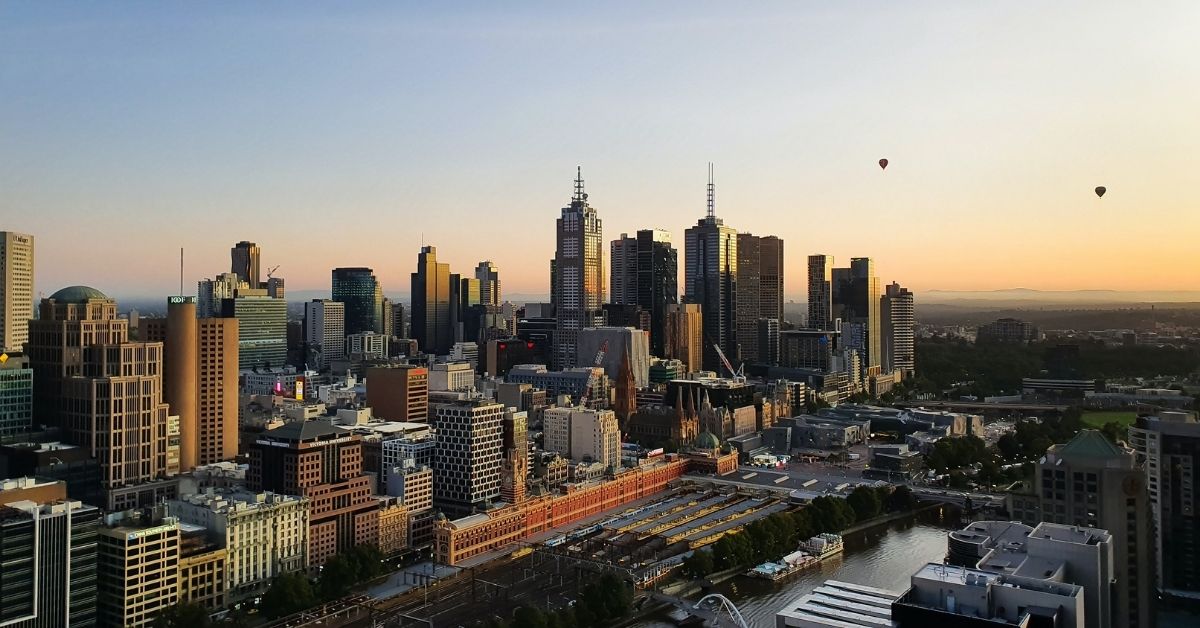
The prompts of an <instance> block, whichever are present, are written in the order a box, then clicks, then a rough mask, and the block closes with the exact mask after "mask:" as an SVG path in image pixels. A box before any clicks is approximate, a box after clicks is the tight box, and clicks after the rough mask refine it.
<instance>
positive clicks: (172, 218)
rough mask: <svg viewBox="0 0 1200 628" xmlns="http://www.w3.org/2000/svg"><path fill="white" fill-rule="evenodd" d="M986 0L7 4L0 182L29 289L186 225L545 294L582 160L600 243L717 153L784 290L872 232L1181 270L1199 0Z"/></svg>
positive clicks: (161, 269) (1135, 276) (1091, 276)
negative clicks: (269, 6)
mask: <svg viewBox="0 0 1200 628" xmlns="http://www.w3.org/2000/svg"><path fill="white" fill-rule="evenodd" d="M998 7H999V5H996V6H983V5H980V6H974V7H955V8H954V9H953V10H952V11H946V10H942V9H941V8H940V7H939V6H938V5H933V4H919V5H906V6H904V7H893V6H888V5H877V6H874V7H872V8H870V9H859V10H854V9H850V8H837V7H822V8H814V7H794V6H789V5H777V6H773V7H764V9H763V10H762V11H759V12H756V14H754V15H747V14H743V13H741V12H738V11H737V9H736V8H733V7H721V6H695V7H693V6H692V5H688V7H687V11H683V12H681V11H676V10H672V9H671V8H669V7H666V6H663V7H636V8H633V7H626V10H625V11H620V10H615V9H613V8H611V7H604V8H592V9H569V8H561V7H551V6H543V7H539V8H537V9H529V8H515V9H512V10H508V9H506V10H503V11H501V10H499V9H492V8H488V7H473V8H468V9H454V10H431V11H412V10H407V9H402V8H397V7H390V6H380V5H366V6H363V7H362V8H361V9H360V10H359V11H357V12H355V13H354V14H352V15H343V14H342V13H334V12H331V11H329V10H328V9H325V8H323V7H319V6H315V5H303V6H295V7H293V10H291V11H289V12H288V13H287V14H286V15H280V14H276V13H274V12H267V11H266V10H264V9H261V8H255V7H238V8H231V7H225V8H224V9H223V10H221V11H219V12H218V11H212V10H210V9H206V8H205V7H156V8H154V9H146V8H145V7H142V8H140V10H133V9H131V8H122V7H116V8H106V9H99V8H87V7H74V8H71V9H69V10H67V9H64V8H58V7H47V6H41V5H38V6H34V5H30V6H10V7H6V8H5V9H4V12H5V13H6V14H7V16H8V17H7V19H4V20H0V52H2V53H4V54H0V85H3V86H4V87H5V88H6V91H7V92H10V93H19V94H21V95H22V96H21V98H17V99H6V100H5V102H3V103H0V120H6V121H14V120H20V121H21V124H20V125H16V124H11V125H10V124H5V128H4V134H5V137H6V142H5V144H4V146H3V147H2V148H0V188H3V189H5V191H6V194H5V195H4V197H3V198H0V212H3V213H4V214H5V215H6V216H10V217H11V218H9V221H8V223H7V224H6V225H5V228H6V229H11V230H13V231H17V232H21V233H28V234H33V235H36V236H37V237H38V238H39V258H40V259H41V260H43V261H42V262H39V265H38V267H37V273H38V274H37V277H36V286H37V288H36V289H37V291H38V292H41V293H44V294H49V293H51V292H53V291H54V290H56V289H58V288H60V287H63V286H67V285H76V284H83V285H94V286H98V287H101V288H103V289H105V290H106V291H109V292H110V293H111V294H114V296H116V297H118V298H129V297H144V296H157V295H163V294H171V293H174V291H175V289H176V286H177V282H178V271H177V268H176V264H175V261H176V258H177V253H178V251H177V249H178V248H179V247H180V246H183V247H184V248H185V249H186V250H187V267H186V277H185V279H186V281H185V283H186V284H188V285H190V284H191V283H192V282H194V281H197V280H199V279H201V278H203V277H212V276H215V275H216V274H217V273H219V272H223V271H224V270H225V269H227V268H228V267H229V262H228V252H227V249H228V247H229V246H230V245H232V244H233V243H234V242H236V241H238V240H240V239H248V240H251V241H253V242H256V243H257V244H258V245H259V246H260V247H261V248H262V250H263V264H264V265H266V267H273V266H276V265H279V266H281V269H280V271H279V275H280V276H284V277H287V278H288V281H289V285H288V288H289V291H307V290H324V289H326V288H328V285H327V283H326V281H327V277H328V275H327V273H328V272H329V270H330V269H331V268H335V267H340V266H356V265H362V266H370V267H372V268H375V269H377V271H378V273H379V278H380V281H381V283H382V284H383V286H384V289H385V291H386V292H388V293H390V294H404V290H405V287H406V285H407V284H408V281H406V279H407V276H408V275H409V273H411V272H412V271H413V270H414V268H413V262H414V260H413V254H414V253H415V252H416V251H418V250H419V248H420V246H421V244H422V243H424V244H427V245H435V246H437V247H438V248H439V252H440V253H441V256H442V258H443V259H445V260H446V261H447V262H449V263H450V265H451V268H452V269H454V270H456V271H457V272H462V273H469V272H470V271H471V269H472V268H474V267H475V265H476V264H477V263H478V262H479V261H480V259H484V258H487V259H491V260H492V261H493V262H494V263H495V264H496V265H497V266H498V267H499V269H500V270H501V272H502V273H503V274H504V278H505V279H504V281H505V291H506V293H509V294H518V295H519V294H525V295H541V294H547V293H548V292H549V286H548V285H547V280H546V273H545V264H546V260H548V259H550V258H551V257H552V256H553V248H554V231H553V228H554V227H553V225H552V224H551V222H552V221H551V217H553V216H555V215H556V214H557V213H558V209H559V208H561V207H562V206H563V204H564V202H565V201H566V200H568V199H569V194H570V189H569V187H568V186H569V185H570V182H569V180H568V179H569V177H570V175H571V171H572V169H573V168H574V166H575V165H576V164H582V165H583V167H584V170H585V176H586V177H587V178H588V184H589V193H590V194H591V197H592V201H593V202H594V203H595V205H596V206H597V207H599V208H601V211H602V213H603V216H604V219H605V223H606V227H607V229H606V230H605V233H604V241H605V244H606V245H607V243H608V242H609V241H611V240H613V239H616V238H617V237H619V235H620V233H622V232H626V233H633V232H635V231H637V230H639V229H650V228H660V229H666V230H668V231H670V232H671V234H672V238H673V240H674V241H676V242H681V241H682V240H683V230H684V229H685V228H686V227H687V226H688V225H690V224H692V223H693V222H694V220H695V217H696V216H697V215H699V214H700V212H701V211H702V210H703V206H704V190H703V180H702V179H701V177H702V176H703V175H702V174H701V168H702V167H703V164H704V163H705V162H707V161H709V160H712V161H715V162H716V164H717V166H716V173H717V177H716V179H717V187H718V201H717V205H718V207H717V211H718V213H719V214H720V215H721V216H722V217H724V218H725V219H726V221H727V223H728V224H729V225H731V226H732V227H734V228H735V229H737V230H738V231H739V232H752V233H769V234H773V235H778V236H779V237H780V238H782V239H784V240H785V241H788V242H789V252H791V255H790V256H789V258H788V260H787V272H786V274H785V275H786V277H787V284H786V285H785V294H786V295H787V298H788V299H789V300H791V299H797V297H798V296H800V295H802V294H803V293H804V290H805V288H804V283H803V278H804V272H803V270H804V256H806V255H808V254H814V253H826V254H830V255H833V256H834V257H835V258H836V259H838V260H846V259H849V258H850V257H857V256H864V255H869V256H871V257H872V258H874V259H876V260H878V263H879V266H880V276H881V278H883V279H884V280H885V281H890V280H893V279H903V280H904V281H905V283H906V285H907V286H911V289H913V290H914V292H915V293H916V294H918V295H920V294H921V293H923V292H925V291H927V290H933V289H943V290H988V289H1002V288H1012V287H1018V286H1021V287H1029V288H1036V289H1044V290H1061V289H1117V290H1130V289H1142V290H1198V289H1200V283H1198V282H1200V279H1198V278H1197V277H1196V276H1195V275H1194V273H1191V272H1189V271H1190V270H1191V269H1193V268H1195V267H1197V266H1198V265H1200V256H1198V254H1197V253H1196V251H1195V248H1194V247H1192V246H1190V245H1189V242H1188V237H1187V236H1188V234H1190V233H1195V231H1196V229H1197V228H1200V216H1197V215H1196V214H1195V212H1189V211H1187V209H1188V207H1187V201H1188V198H1187V193H1188V191H1189V190H1188V188H1187V187H1186V185H1187V184H1188V183H1190V180H1191V174H1190V172H1189V171H1188V165H1189V163H1190V159H1189V155H1188V153H1187V150H1188V149H1189V148H1190V146H1191V145H1194V144H1195V143H1196V142H1195V140H1196V139H1197V137H1200V124H1198V123H1197V122H1196V121H1195V119H1194V117H1193V116H1191V115H1190V111H1191V110H1192V109H1194V104H1195V103H1196V101H1197V88H1196V87H1195V86H1194V85H1192V84H1190V83H1186V82H1185V80H1184V77H1187V76H1194V75H1196V74H1197V71H1198V70H1200V67H1198V64H1200V61H1198V58H1197V56H1196V55H1194V54H1190V37H1189V36H1188V33H1187V29H1186V26H1185V25H1186V24H1189V23H1194V19H1189V18H1194V17H1198V16H1200V14H1198V13H1200V9H1198V8H1197V7H1196V6H1195V5H1192V4H1187V3H1178V4H1169V5H1156V6H1155V7H1153V8H1152V9H1148V10H1147V9H1143V8H1137V7H1126V6H1122V5H1118V4H1115V3H1114V4H1108V3H1102V4H1099V5H1096V4H1089V5H1087V8H1086V10H1084V9H1083V8H1082V6H1057V7H1049V8H1047V7H1038V8H1036V13H1033V12H1032V11H1035V9H1033V8H1031V9H1029V11H1030V12H1028V13H1026V12H1021V11H1017V10H1012V9H1011V8H1009V7H1005V9H1004V10H1002V9H1000V8H998ZM1129 24H1137V25H1138V28H1136V29H1130V28H1128V25H1129ZM168 32H169V33H172V35H171V37H169V38H168V37H165V36H164V35H163V33H168ZM1017 32H1020V33H1021V36H1020V37H1018V36H1017V35H1016V34H1015V33H1017ZM313 33H319V34H320V36H319V37H312V35H313ZM806 33H807V34H808V35H805V34H806ZM814 33H816V35H815V36H814V35H813V34H814ZM914 33H918V34H920V35H921V37H920V38H917V39H914ZM568 42H569V43H570V44H571V45H572V50H573V52H572V53H570V54H565V55H558V54H553V53H550V51H551V50H558V49H561V47H562V46H563V45H565V44H567V43H568ZM914 42H919V43H914ZM750 67H754V68H756V69H757V70H758V71H755V72H745V71H744V70H745V69H746V68H750ZM1117 94H1122V95H1123V96H1121V97H1119V98H1118V97H1115V95H1117ZM197 129H203V130H204V132H203V133H201V134H197V133H196V130H197ZM564 137H571V138H572V141H570V142H564V141H562V138H564ZM881 157H886V158H888V159H889V160H890V163H889V166H888V168H887V170H886V171H884V170H881V169H880V168H879V167H878V166H877V165H876V161H877V160H878V159H879V158H881ZM1097 185H1104V186H1106V187H1107V188H1108V193H1107V194H1106V195H1105V196H1104V198H1103V199H1099V198H1097V197H1096V196H1095V195H1094V194H1093V193H1092V188H1093V187H1095V186H1097ZM481 208H486V210H484V209H481ZM489 215H490V216H495V217H497V220H503V221H505V222H507V223H508V224H510V225H516V224H519V225H523V226H524V228H525V229H527V233H526V234H525V238H524V240H523V241H522V242H521V245H520V246H515V245H514V244H513V243H512V242H511V241H506V242H504V243H500V242H496V241H495V240H494V239H493V238H492V237H491V233H492V230H486V229H476V230H470V229H467V230H464V229H461V225H464V224H472V223H474V222H476V221H479V220H481V219H483V218H484V217H485V216H489ZM64 221H69V222H71V223H72V224H74V225H76V226H77V227H78V228H79V229H81V230H84V231H86V232H88V233H91V234H95V235H97V236H99V237H103V238H111V239H117V238H120V237H123V236H124V235H125V234H129V233H137V232H139V231H147V232H152V233H154V234H155V236H156V237H155V240H154V241H153V242H151V243H148V244H147V245H145V246H141V247H138V248H136V249H134V248H130V247H116V248H115V250H114V251H112V254H111V255H108V256H105V257H104V258H103V259H96V258H94V257H93V256H91V255H89V253H88V251H87V249H86V248H85V247H79V246H77V243H76V241H75V240H73V239H70V238H56V237H54V236H53V235H52V234H53V233H54V231H55V230H56V229H55V228H56V227H57V226H59V225H61V224H62V223H63V222H64ZM811 221H821V222H822V223H823V224H828V225H829V228H828V229H823V230H822V231H821V235H820V236H819V237H818V236H816V235H814V232H813V231H812V230H811V229H808V228H806V226H805V224H806V223H808V222H811ZM355 223H366V224H369V225H371V227H372V228H371V229H367V230H361V229H360V230H345V229H342V230H340V232H342V233H356V234H359V235H357V236H355V238H356V239H350V238H349V236H347V241H346V243H345V246H346V247H352V248H353V252H348V251H344V250H341V248H342V247H338V246H332V247H320V248H313V247H302V246H301V245H300V244H299V243H301V242H303V241H304V238H305V237H307V236H308V235H311V234H312V233H315V232H321V233H324V232H336V231H339V229H338V228H339V227H341V226H350V225H352V224H355ZM218 225H230V226H233V225H236V229H232V230H231V231H229V232H228V236H222V237H219V238H217V237H214V235H213V230H214V228H215V227H216V226H218ZM864 225H870V226H871V228H869V229H866V228H862V226H864ZM984 225H986V231H987V233H988V237H987V238H980V237H979V233H980V230H981V229H984V228H985V227H984ZM1168 227H1169V228H1168ZM313 230H317V231H313ZM1148 238H1153V240H1154V242H1155V245H1154V246H1153V247H1138V248H1137V253H1136V255H1112V254H1111V252H1112V251H1113V250H1114V249H1118V248H1123V247H1127V242H1130V241H1133V242H1140V241H1145V240H1147V239H1148ZM915 241H921V242H933V243H935V244H936V246H933V247H921V248H919V249H918V248H915V247H913V246H912V244H913V242H915ZM947 260H954V263H947ZM1047 268H1053V269H1054V270H1055V272H1054V273H1053V275H1052V276H1049V274H1048V273H1046V272H1045V269H1047ZM82 269H86V270H82ZM118 283H119V284H122V288H121V289H119V290H114V289H113V288H115V287H116V284H118ZM124 286H130V287H129V288H124ZM135 286H136V287H135ZM125 290H128V291H130V292H133V291H134V290H137V292H138V293H137V294H132V293H131V294H124V293H123V292H124V291H125ZM797 300H798V299H797Z"/></svg>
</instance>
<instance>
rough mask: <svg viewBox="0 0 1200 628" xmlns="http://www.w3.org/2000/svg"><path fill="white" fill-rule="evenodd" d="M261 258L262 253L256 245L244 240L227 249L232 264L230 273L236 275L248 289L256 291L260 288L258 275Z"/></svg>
mask: <svg viewBox="0 0 1200 628" xmlns="http://www.w3.org/2000/svg"><path fill="white" fill-rule="evenodd" d="M261 256H262V251H260V250H259V248H258V245H257V244H255V243H253V242H247V241H245V240H242V241H241V242H238V243H237V244H235V245H233V248H232V249H229V257H230V259H231V260H232V262H233V263H232V264H231V265H230V272H231V273H233V274H235V275H237V278H238V280H239V281H244V282H246V285H248V286H249V287H250V288H252V289H255V290H257V289H258V288H260V287H262V286H261V285H260V284H261V281H260V278H261V275H260V274H259V269H260V266H261V262H260V258H261Z"/></svg>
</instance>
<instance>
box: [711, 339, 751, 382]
mask: <svg viewBox="0 0 1200 628" xmlns="http://www.w3.org/2000/svg"><path fill="white" fill-rule="evenodd" d="M713 349H716V350H717V356H718V357H720V358H721V364H724V365H725V369H726V370H728V371H729V376H730V377H732V378H733V379H735V380H737V379H745V376H744V375H742V373H741V372H740V371H735V370H733V365H732V364H730V363H729V358H727V357H725V352H724V351H721V345H719V344H717V343H715V342H714V343H713Z"/></svg>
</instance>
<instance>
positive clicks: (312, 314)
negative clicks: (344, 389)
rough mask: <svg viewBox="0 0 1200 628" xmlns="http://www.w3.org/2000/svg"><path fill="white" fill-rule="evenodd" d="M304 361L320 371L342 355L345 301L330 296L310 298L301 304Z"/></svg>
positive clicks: (344, 330)
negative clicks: (329, 297)
mask: <svg viewBox="0 0 1200 628" xmlns="http://www.w3.org/2000/svg"><path fill="white" fill-rule="evenodd" d="M304 342H305V344H306V345H307V347H308V352H307V354H306V355H307V359H306V362H307V363H308V366H309V367H310V368H313V369H315V370H318V371H321V370H324V369H325V368H327V367H328V366H329V364H330V363H331V362H334V361H338V360H344V359H345V358H346V304H345V303H342V302H340V301H334V300H332V299H313V300H312V301H309V302H308V303H305V304H304Z"/></svg>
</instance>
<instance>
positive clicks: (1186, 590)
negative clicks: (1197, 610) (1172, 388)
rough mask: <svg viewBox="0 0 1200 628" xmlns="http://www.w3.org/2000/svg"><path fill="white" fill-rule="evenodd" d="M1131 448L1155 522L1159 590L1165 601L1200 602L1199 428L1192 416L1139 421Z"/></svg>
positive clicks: (1166, 414)
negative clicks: (1167, 597)
mask: <svg viewBox="0 0 1200 628" xmlns="http://www.w3.org/2000/svg"><path fill="white" fill-rule="evenodd" d="M1129 444H1130V445H1131V446H1132V447H1133V449H1134V451H1136V452H1137V458H1138V463H1139V464H1142V465H1143V466H1144V467H1145V469H1146V487H1147V490H1148V494H1149V497H1150V509H1151V514H1152V516H1153V519H1154V529H1155V530H1156V531H1157V534H1156V535H1155V552H1154V553H1155V556H1156V557H1157V560H1156V561H1155V564H1156V566H1157V568H1158V578H1157V582H1158V588H1159V590H1160V591H1161V592H1162V593H1165V594H1167V595H1170V596H1173V597H1177V598H1185V599H1189V600H1191V601H1197V600H1200V511H1198V510H1197V489H1196V486H1195V481H1196V478H1197V477H1200V422H1197V421H1196V417H1195V415H1193V414H1191V413H1190V412H1167V411H1159V413H1158V415H1157V416H1139V417H1138V419H1137V422H1136V423H1134V424H1133V425H1132V426H1130V428H1129Z"/></svg>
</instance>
